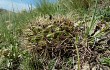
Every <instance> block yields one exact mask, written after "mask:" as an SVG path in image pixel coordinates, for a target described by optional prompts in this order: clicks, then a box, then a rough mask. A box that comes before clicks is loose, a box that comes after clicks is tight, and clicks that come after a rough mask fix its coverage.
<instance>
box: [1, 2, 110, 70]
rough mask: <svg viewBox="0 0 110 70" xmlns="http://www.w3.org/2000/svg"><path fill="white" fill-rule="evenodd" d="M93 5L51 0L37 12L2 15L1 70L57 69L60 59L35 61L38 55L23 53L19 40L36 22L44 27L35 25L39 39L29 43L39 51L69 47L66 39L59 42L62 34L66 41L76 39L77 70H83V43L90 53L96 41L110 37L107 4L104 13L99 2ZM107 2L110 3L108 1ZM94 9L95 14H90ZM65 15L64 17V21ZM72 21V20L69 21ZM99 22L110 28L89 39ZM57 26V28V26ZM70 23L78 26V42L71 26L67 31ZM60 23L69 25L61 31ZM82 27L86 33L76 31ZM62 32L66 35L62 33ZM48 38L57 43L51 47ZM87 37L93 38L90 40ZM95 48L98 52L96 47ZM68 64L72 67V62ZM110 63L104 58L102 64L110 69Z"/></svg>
mask: <svg viewBox="0 0 110 70" xmlns="http://www.w3.org/2000/svg"><path fill="white" fill-rule="evenodd" d="M93 2H94V0H84V1H82V0H74V1H73V0H68V1H65V0H58V2H56V3H50V2H48V0H41V4H37V7H36V9H34V10H31V11H29V12H27V11H22V12H19V13H14V12H3V13H0V54H1V56H0V65H1V66H0V70H7V69H11V70H13V69H19V68H20V70H36V69H39V70H42V68H45V66H47V68H49V69H48V70H52V69H53V68H54V67H55V65H56V63H58V62H56V61H57V57H55V59H52V60H46V59H47V58H46V57H45V56H40V57H34V56H35V55H32V52H33V51H32V52H29V51H28V49H24V48H22V46H20V44H21V41H20V40H19V37H21V36H22V35H23V31H22V30H23V29H25V28H26V27H27V25H29V24H36V23H37V21H39V23H41V24H39V25H40V26H38V25H36V26H35V27H39V28H35V27H33V26H32V27H30V28H32V30H33V32H35V31H37V32H36V33H38V34H39V35H36V33H35V34H34V35H33V36H29V38H30V40H31V41H30V42H31V43H34V44H36V43H38V46H40V47H42V46H46V47H44V48H47V46H48V47H50V46H52V45H57V46H59V45H63V46H65V45H64V43H66V45H68V44H67V42H65V40H66V39H65V40H63V42H60V41H62V40H60V37H62V35H63V34H64V35H65V36H64V37H66V38H67V39H69V41H73V40H72V39H75V44H74V42H73V44H72V45H73V46H74V45H75V52H76V56H77V57H76V59H75V60H76V61H78V62H77V64H78V70H81V60H80V59H81V56H82V55H81V51H82V49H81V48H80V46H79V45H80V44H81V43H83V44H84V42H85V41H86V42H85V45H83V46H86V47H88V48H89V49H91V47H90V46H91V45H90V44H92V47H94V45H95V44H96V41H97V39H100V38H101V37H102V36H104V35H106V34H107V33H109V31H107V32H105V31H106V30H107V29H109V18H110V16H108V13H109V11H110V9H109V6H108V5H107V4H106V5H107V7H106V8H105V9H102V11H101V10H99V9H98V8H99V7H98V5H99V4H98V0H96V1H95V5H94V4H93ZM106 2H107V3H108V2H109V0H107V1H106ZM94 7H95V8H94ZM91 9H92V10H94V11H91ZM99 12H100V13H99ZM77 14H78V15H77ZM91 14H92V15H91ZM105 14H106V15H105ZM56 15H59V16H60V17H58V16H57V19H56V17H55V16H56ZM62 15H63V16H64V17H62ZM75 15H76V16H75ZM68 16H69V19H68ZM91 16H92V17H91ZM100 16H101V17H100ZM102 16H103V17H102ZM77 17H78V18H77ZM42 18H43V19H42ZM70 18H71V19H72V20H70ZM36 19H37V20H36ZM40 19H41V20H40ZM98 20H103V21H107V22H108V25H107V26H106V28H104V29H102V30H101V29H100V30H101V31H100V32H99V33H98V34H95V35H93V36H90V35H91V32H92V33H93V32H94V31H95V30H94V29H96V28H95V27H96V26H97V24H98V23H97V21H98ZM42 21H44V22H42ZM77 21H78V22H77ZM53 22H54V23H53ZM55 22H56V23H58V24H56V25H54V24H55ZM70 22H71V23H73V22H74V23H73V24H76V25H75V27H74V26H72V28H73V31H74V32H75V33H76V35H77V33H79V34H78V35H77V36H76V35H75V38H74V37H73V34H71V33H72V30H71V29H72V28H71V26H69V27H68V25H69V23H70ZM42 23H44V24H42ZM45 23H46V24H45ZM47 23H49V24H47ZM50 23H52V24H50ZM59 23H60V24H63V23H66V24H67V25H65V24H64V25H61V27H60V25H59ZM88 23H89V24H90V27H88V26H87V25H88ZM96 23H97V24H96ZM57 25H59V26H57ZM43 26H44V27H43ZM86 26H87V28H86ZM77 27H78V28H77ZM81 27H82V28H84V30H83V31H84V33H82V32H83V31H81V32H80V31H79V32H78V31H77V30H78V29H81ZM34 28H35V30H34ZM40 28H41V29H40ZM52 28H53V29H54V30H56V32H53V33H52V32H51V30H52ZM62 28H63V31H64V32H63V31H62V30H60V29H62ZM75 28H76V31H75ZM68 29H69V30H70V32H69V31H66V30H68ZM65 31H66V32H65ZM68 33H70V35H68ZM80 33H81V34H80ZM45 36H46V38H47V40H48V41H49V42H53V41H54V43H53V44H52V45H51V44H48V43H47V40H45V39H44V38H45ZM54 36H57V37H59V38H56V39H54ZM71 36H72V38H71ZM88 36H90V38H89V37H88ZM81 37H82V38H83V40H82V39H81ZM80 39H81V40H80ZM42 43H43V44H42ZM69 43H71V42H69ZM70 45H71V44H70ZM101 46H102V45H101ZM55 47H56V46H55ZM95 47H96V48H97V46H95ZM31 48H33V47H32V45H31ZM96 48H95V50H96ZM85 49H87V48H85ZM93 49H94V48H93ZM55 50H56V49H55ZM72 50H74V49H72ZM70 51H71V50H70ZM83 51H84V50H83ZM98 51H99V50H98ZM41 53H45V54H44V55H48V53H47V51H46V50H44V52H41ZM46 53H47V54H46ZM82 53H83V52H82ZM85 53H89V52H87V51H85ZM92 53H93V52H92ZM92 53H91V54H92ZM35 54H36V53H35ZM47 57H48V56H47ZM84 57H85V56H84ZM16 60H17V61H16ZM45 62H47V65H45V64H44V63H45ZM48 62H49V63H48ZM61 62H62V61H61ZM67 62H68V63H69V61H67ZM59 63H60V62H59ZM63 63H66V62H62V64H63ZM72 63H73V65H74V62H72V61H70V66H72ZM109 63H110V62H109V58H105V59H104V61H103V62H102V64H106V65H110V64H109ZM30 64H32V65H30ZM38 64H40V65H38ZM35 65H36V66H38V67H37V68H36V67H34V66H35ZM67 65H68V64H67ZM63 66H64V67H63V68H62V69H65V67H66V66H65V64H64V65H63ZM14 67H15V68H14ZM35 68H36V69H35Z"/></svg>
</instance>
